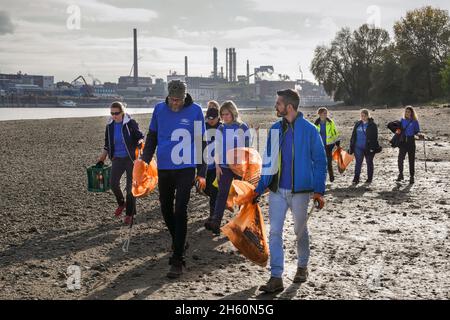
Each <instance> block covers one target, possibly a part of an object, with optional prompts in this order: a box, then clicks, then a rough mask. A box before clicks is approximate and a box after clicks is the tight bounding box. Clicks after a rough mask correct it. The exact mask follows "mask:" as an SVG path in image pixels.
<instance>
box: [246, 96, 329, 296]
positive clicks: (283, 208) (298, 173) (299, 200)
mask: <svg viewBox="0 0 450 320" xmlns="http://www.w3.org/2000/svg"><path fill="white" fill-rule="evenodd" d="M277 94H278V98H277V101H276V104H275V109H276V112H277V116H278V117H281V118H282V119H281V120H280V121H277V122H275V123H274V124H273V125H272V127H271V128H270V131H269V133H268V139H267V144H266V151H265V152H264V160H263V168H262V172H261V179H260V181H259V183H258V186H257V187H256V189H255V193H256V196H255V199H254V202H257V201H258V199H259V197H260V196H261V195H262V194H263V193H264V192H265V190H266V188H269V190H270V193H269V223H270V234H269V249H270V270H271V271H270V272H271V276H270V279H269V281H268V282H267V284H265V285H263V286H261V287H260V288H259V289H260V290H261V291H264V292H268V293H274V292H278V291H282V290H283V289H284V287H283V272H284V249H283V248H284V246H283V226H284V221H285V219H286V212H287V210H288V209H290V211H291V213H292V215H293V218H294V232H295V235H296V246H297V272H296V274H295V276H294V280H293V281H294V282H295V283H300V282H305V281H306V280H307V278H308V262H309V256H310V247H309V231H308V226H307V222H308V204H309V202H310V200H311V198H313V200H314V203H315V206H316V207H317V208H318V209H322V208H323V206H324V204H325V200H324V198H323V195H324V193H325V181H326V178H327V160H326V155H325V150H324V147H323V143H322V140H321V138H320V134H319V132H318V131H317V129H316V127H315V126H314V124H312V123H311V122H309V121H308V120H306V119H305V118H304V117H303V113H301V112H299V111H298V106H299V103H300V97H299V94H298V92H297V91H295V90H292V89H286V90H282V91H278V92H277ZM275 140H276V141H275Z"/></svg>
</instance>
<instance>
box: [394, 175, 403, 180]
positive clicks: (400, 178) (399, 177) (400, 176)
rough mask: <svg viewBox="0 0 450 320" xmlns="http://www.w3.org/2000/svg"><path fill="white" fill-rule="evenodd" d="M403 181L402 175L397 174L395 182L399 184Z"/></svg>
mask: <svg viewBox="0 0 450 320" xmlns="http://www.w3.org/2000/svg"><path fill="white" fill-rule="evenodd" d="M403 179H404V178H403V174H399V175H398V177H397V180H395V181H397V182H400V181H403Z"/></svg>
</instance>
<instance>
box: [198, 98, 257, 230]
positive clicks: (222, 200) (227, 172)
mask: <svg viewBox="0 0 450 320" xmlns="http://www.w3.org/2000/svg"><path fill="white" fill-rule="evenodd" d="M219 113H220V118H221V119H222V122H223V123H222V124H221V125H220V126H219V127H218V128H217V130H216V138H215V143H214V146H215V147H214V152H215V156H214V158H215V163H216V177H217V181H218V184H219V190H218V193H217V198H216V205H215V208H214V214H213V216H212V217H211V219H210V221H207V222H206V223H205V228H206V229H207V230H210V231H212V232H213V233H214V234H220V224H221V222H222V218H223V214H224V211H225V206H226V202H227V198H228V193H229V192H230V187H231V182H232V181H233V179H241V177H239V176H237V175H236V174H234V173H233V171H231V169H230V168H229V167H228V163H227V159H226V154H227V151H228V150H230V149H234V148H239V147H249V146H250V131H249V127H248V126H247V124H245V123H244V122H242V121H241V120H240V119H239V112H238V109H237V107H236V105H235V104H234V102H233V101H225V102H224V103H223V104H222V106H221V107H220V110H219ZM230 139H233V140H232V141H230Z"/></svg>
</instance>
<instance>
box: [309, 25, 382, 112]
mask: <svg viewBox="0 0 450 320" xmlns="http://www.w3.org/2000/svg"><path fill="white" fill-rule="evenodd" d="M389 41H390V39H389V34H388V32H387V31H386V30H383V29H380V28H374V27H371V26H369V25H367V24H364V25H362V26H361V27H360V28H359V29H357V30H355V31H353V32H351V31H350V29H348V28H343V29H342V30H340V31H339V32H338V33H337V34H336V37H335V39H334V40H333V41H332V42H331V45H330V46H318V47H317V48H316V50H315V52H314V58H313V60H312V63H311V72H312V73H313V74H314V76H315V77H316V79H317V80H318V81H319V82H320V83H322V84H323V86H324V88H325V90H326V91H327V93H328V94H330V95H333V97H334V99H335V100H336V101H337V100H343V101H345V102H346V103H348V104H365V103H368V102H369V89H370V88H371V79H370V74H371V72H372V67H373V65H374V64H376V63H379V62H380V61H381V59H382V56H383V52H384V50H385V48H386V47H387V46H388V45H389Z"/></svg>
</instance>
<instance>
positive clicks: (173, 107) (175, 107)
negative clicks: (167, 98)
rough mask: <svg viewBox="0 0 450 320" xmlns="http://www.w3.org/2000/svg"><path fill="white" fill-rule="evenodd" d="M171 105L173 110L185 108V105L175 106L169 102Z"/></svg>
mask: <svg viewBox="0 0 450 320" xmlns="http://www.w3.org/2000/svg"><path fill="white" fill-rule="evenodd" d="M169 107H170V109H171V110H172V111H173V112H178V111H180V110H181V108H183V105H179V106H174V105H173V104H171V103H169Z"/></svg>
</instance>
